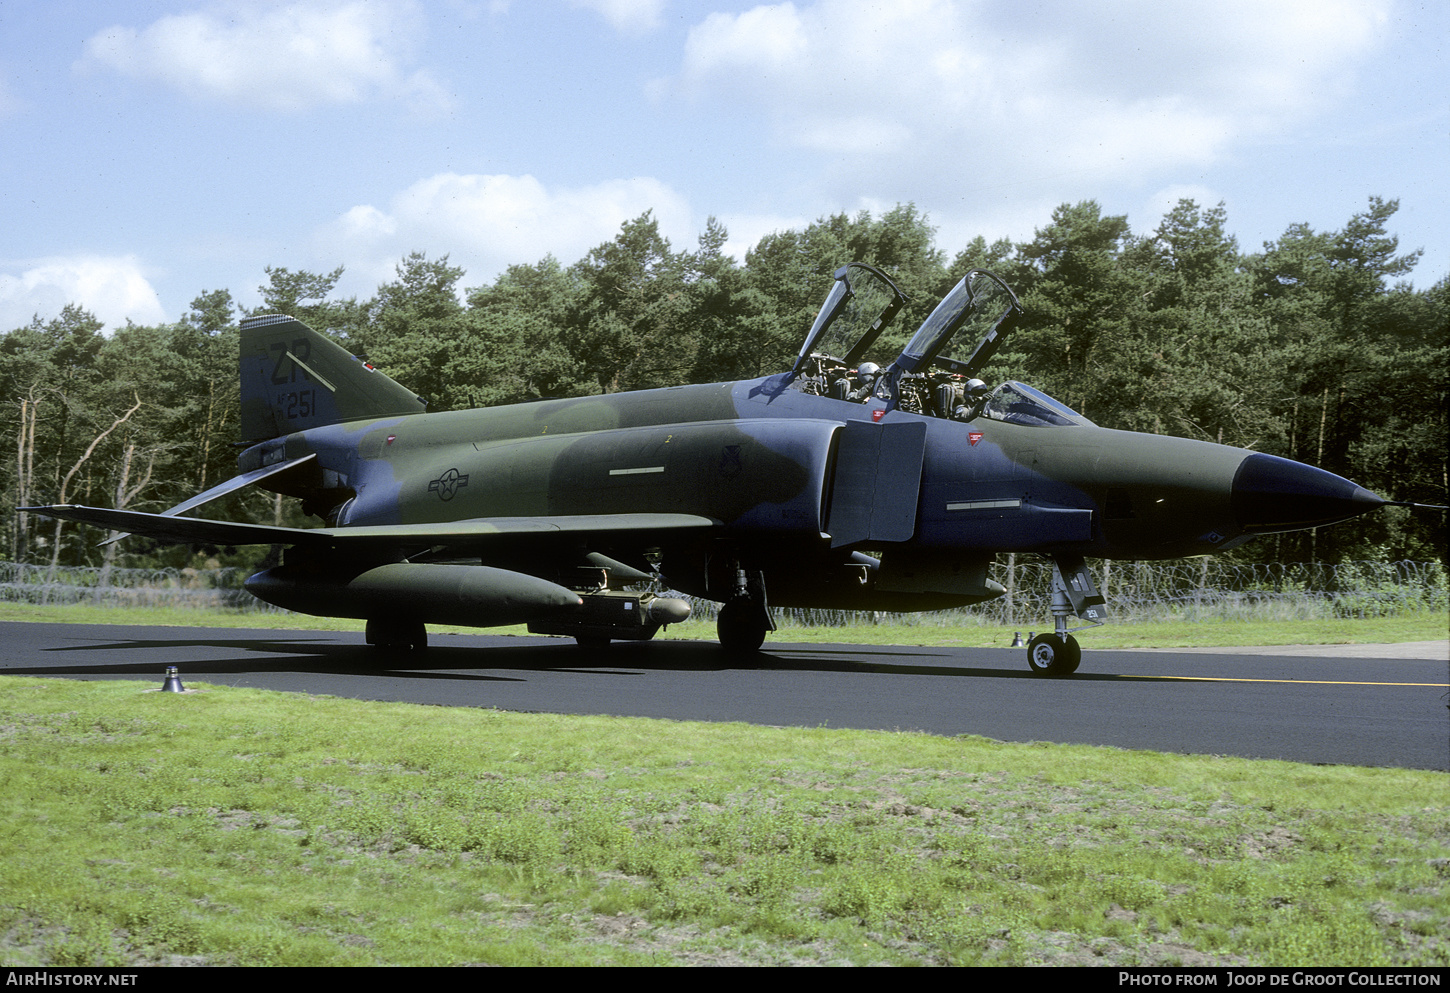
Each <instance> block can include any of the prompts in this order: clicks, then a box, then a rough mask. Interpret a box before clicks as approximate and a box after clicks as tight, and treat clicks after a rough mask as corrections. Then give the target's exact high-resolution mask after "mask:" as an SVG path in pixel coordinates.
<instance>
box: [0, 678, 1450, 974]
mask: <svg viewBox="0 0 1450 993" xmlns="http://www.w3.org/2000/svg"><path fill="white" fill-rule="evenodd" d="M0 686H3V695H0V701H3V703H0V740H3V742H4V748H3V750H0V805H3V811H4V816H3V817H0V962H3V963H4V964H6V965H12V966H16V965H19V966H23V965H37V964H51V965H64V966H77V965H101V964H112V965H136V964H188V963H194V964H201V963H208V964H243V965H378V964H392V965H425V964H426V965H445V964H465V963H488V964H500V965H504V964H514V965H528V964H535V965H582V964H590V965H594V964H619V965H641V964H677V965H703V964H727V965H728V964H771V965H783V964H835V965H848V964H849V965H876V964H896V965H902V964H953V965H958V964H1004V965H1005V964H1034V963H1046V964H1074V965H1081V964H1100V965H1127V964H1140V965H1172V964H1219V965H1226V964H1255V965H1271V964H1272V965H1372V964H1386V965H1436V966H1446V965H1450V920H1447V915H1446V906H1447V905H1446V901H1445V888H1446V885H1447V880H1450V818H1447V816H1446V808H1445V796H1446V787H1447V785H1450V779H1447V777H1446V776H1445V775H1443V774H1436V773H1431V772H1415V771H1403V770H1388V769H1360V768H1350V767H1315V766H1307V765H1297V764H1293V763H1285V762H1262V761H1247V760H1240V759H1229V758H1215V757H1186V756H1175V755H1164V754H1156V753H1151V752H1132V751H1123V750H1117V749H1109V748H1091V747H1080V746H1037V745H1014V744H1003V743H999V742H994V741H989V740H986V739H981V738H970V737H968V738H955V739H949V738H938V737H932V736H927V735H919V734H899V733H884V732H862V731H839V730H826V729H772V728H760V727H749V726H744V725H738V724H700V723H684V722H668V721H649V720H639V719H622V718H588V717H559V716H552V715H540V714H511V713H503V712H498V711H482V710H470V709H461V708H458V709H455V708H440V707H421V706H414V705H405V704H379V703H367V702H358V701H350V700H341V699H334V698H318V697H309V696H303V695H296V694H280V693H270V692H264V691H259V690H244V689H233V688H228V687H216V686H204V685H201V684H192V686H191V689H192V690H194V691H195V692H188V693H187V694H184V695H177V694H162V693H157V692H152V688H153V687H152V684H151V682H149V681H148V683H146V684H140V683H132V682H120V681H97V682H80V681H70V680H42V679H33V678H20V677H15V678H6V679H3V680H0Z"/></svg>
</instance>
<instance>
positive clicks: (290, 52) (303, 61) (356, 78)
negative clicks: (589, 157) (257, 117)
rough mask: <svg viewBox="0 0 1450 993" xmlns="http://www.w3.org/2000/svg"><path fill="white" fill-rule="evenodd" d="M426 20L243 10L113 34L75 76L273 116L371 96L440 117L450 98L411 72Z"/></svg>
mask: <svg viewBox="0 0 1450 993" xmlns="http://www.w3.org/2000/svg"><path fill="white" fill-rule="evenodd" d="M420 32H421V19H420V17H419V16H418V15H417V13H416V11H414V9H413V7H412V6H411V5H410V4H397V3H381V2H375V3H364V2H351V3H319V4H308V5H298V6H273V5H260V4H238V5H236V6H231V7H227V8H223V9H217V10H214V11H211V12H206V13H202V12H196V13H190V14H177V15H173V16H170V17H163V18H161V19H160V20H158V21H156V22H155V23H153V24H151V25H150V26H148V27H146V28H143V29H141V30H139V31H138V30H137V29H136V28H132V27H124V26H121V25H116V26H114V27H110V28H107V29H105V30H104V31H101V32H99V33H97V34H95V35H93V36H92V37H90V38H89V39H87V41H86V43H85V54H84V56H83V57H82V58H81V60H80V61H78V62H77V63H76V66H77V68H93V67H105V68H110V69H114V70H116V71H118V72H121V73H123V74H125V75H128V76H135V77H140V78H146V79H155V80H159V81H160V82H162V83H165V84H166V85H168V86H172V87H174V88H176V89H179V90H182V91H183V92H186V93H189V94H195V95H201V96H206V97H212V98H215V99H220V100H226V101H229V102H235V103H242V104H251V105H255V106H261V107H266V108H269V109H273V110H301V109H305V108H308V107H313V106H317V105H320V104H337V103H357V102H360V101H362V100H365V99H369V98H371V97H373V96H380V97H384V98H388V99H396V100H401V101H404V102H406V103H408V104H410V105H413V106H414V107H415V108H419V109H424V108H436V107H440V106H443V105H445V104H446V103H447V102H448V98H447V96H446V95H445V94H444V92H443V90H442V88H441V87H440V86H439V85H438V83H437V82H436V81H434V80H433V79H432V77H431V76H429V75H428V73H426V72H424V71H421V70H417V71H410V69H409V67H408V63H409V61H410V58H409V49H410V48H411V43H412V41H413V40H414V39H415V38H416V37H417V36H418V35H419V34H420Z"/></svg>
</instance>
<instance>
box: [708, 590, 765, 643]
mask: <svg viewBox="0 0 1450 993" xmlns="http://www.w3.org/2000/svg"><path fill="white" fill-rule="evenodd" d="M769 621H770V618H769V617H768V616H766V613H765V608H764V607H761V606H759V605H757V604H754V603H751V602H750V601H749V600H731V601H730V602H729V603H727V604H725V605H724V606H723V607H721V608H720V616H719V617H717V618H716V619H715V634H716V636H717V637H718V638H719V639H720V647H721V648H723V649H725V650H726V651H727V652H736V653H739V654H742V655H744V654H748V653H750V652H758V651H760V646H761V645H763V644H765V632H766V631H768V630H770V624H769Z"/></svg>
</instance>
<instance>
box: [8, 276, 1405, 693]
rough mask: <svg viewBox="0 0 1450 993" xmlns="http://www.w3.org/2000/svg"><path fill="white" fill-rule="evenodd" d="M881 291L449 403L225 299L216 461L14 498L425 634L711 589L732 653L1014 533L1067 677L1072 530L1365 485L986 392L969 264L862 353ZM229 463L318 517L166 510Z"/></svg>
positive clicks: (919, 595)
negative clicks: (733, 362) (131, 482)
mask: <svg viewBox="0 0 1450 993" xmlns="http://www.w3.org/2000/svg"><path fill="white" fill-rule="evenodd" d="M904 302H905V298H904V297H903V296H902V294H901V293H900V291H899V290H898V289H897V287H896V286H895V285H894V284H893V283H892V281H891V280H890V279H889V278H888V277H887V276H886V275H885V274H884V273H882V272H880V271H879V270H877V269H875V268H873V267H871V266H867V265H863V264H860V263H852V264H851V265H848V266H844V267H842V268H841V269H840V270H838V271H837V272H836V274H835V279H834V282H833V284H832V288H831V291H830V293H829V295H828V297H827V299H826V301H825V303H824V305H823V306H822V308H821V311H820V314H819V316H818V317H817V318H816V321H815V323H814V325H813V327H812V328H811V331H810V335H809V336H808V338H807V339H806V342H805V344H804V346H803V347H802V348H801V351H800V356H799V358H798V359H797V361H796V363H795V365H794V367H793V368H792V369H791V370H790V371H788V372H784V373H780V374H777V375H773V376H767V377H765V378H762V379H756V380H750V381H746V382H736V383H716V384H712V385H703V386H677V387H672V388H669V389H660V390H648V391H644V392H638V393H622V394H614V395H608V396H592V397H581V398H577V399H565V400H547V401H539V402H534V403H524V404H517V405H513V406H504V407H493V408H482V409H476V410H465V411H455V412H448V413H427V412H425V411H424V403H423V401H422V400H421V399H420V398H419V397H417V396H415V395H414V394H413V393H412V392H411V391H410V390H408V389H406V388H404V387H403V386H401V385H399V384H398V383H396V382H394V381H393V380H391V379H389V378H388V377H387V376H385V375H384V374H382V373H381V372H378V371H376V370H374V369H373V368H372V367H371V366H370V365H368V364H367V363H366V362H363V361H360V360H358V359H357V358H355V357H354V356H352V355H350V354H348V352H347V351H346V350H345V349H343V348H342V347H341V346H340V345H338V344H337V343H335V342H334V341H332V340H331V339H330V338H328V337H326V336H325V335H322V334H319V333H317V332H315V331H313V330H312V329H311V328H308V327H306V326H305V325H303V324H301V323H299V322H298V321H296V320H294V319H293V318H290V317H285V316H269V317H255V318H249V319H247V320H245V321H243V322H242V356H241V396H242V415H241V432H242V436H243V438H244V439H245V441H246V442H248V443H249V446H248V447H247V448H246V449H245V450H244V451H243V452H242V453H241V455H240V457H239V458H238V460H237V461H238V466H239V468H240V470H241V474H240V475H238V476H236V477H235V478H233V479H231V480H228V481H227V482H225V483H222V484H220V485H219V486H215V487H213V488H212V489H210V490H207V491H206V492H205V493H202V494H200V495H198V496H196V497H193V498H192V499H190V500H187V501H186V502H185V503H182V504H180V505H178V506H176V507H173V508H172V509H170V510H168V511H166V512H164V513H162V514H143V513H135V512H131V511H120V510H105V509H99V508H91V507H81V506H52V507H34V508H27V509H28V510H30V511H32V512H34V513H39V514H44V515H47V516H51V517H58V518H64V519H66V520H72V521H80V522H83V523H86V524H91V525H95V526H98V527H105V528H112V529H117V530H120V531H124V532H128V533H131V534H137V535H143V536H146V537H148V538H152V539H155V540H157V541H160V542H164V543H176V544H190V545H203V546H205V545H211V546H233V545H242V544H281V545H286V546H288V547H287V551H286V554H285V557H284V559H283V564H282V565H280V566H277V567H276V568H271V569H268V570H266V571H264V572H261V573H258V574H257V575H255V576H252V577H251V578H250V579H248V580H247V583H246V588H247V589H248V590H249V591H250V592H251V593H252V594H253V595H255V596H257V597H259V598H261V599H263V600H266V601H267V602H269V603H273V604H276V605H279V606H282V607H285V608H288V609H291V610H297V611H302V612H304V613H310V614H317V615H323V616H341V617H358V618H364V619H366V621H367V635H366V637H367V641H368V643H369V644H373V645H378V646H382V647H385V648H413V649H422V648H424V647H425V646H426V644H427V634H426V628H425V625H427V624H463V625H472V626H478V627H487V626H490V625H500V624H516V623H520V622H527V623H528V624H529V627H530V630H533V631H535V632H540V633H549V634H561V635H572V636H573V637H574V638H576V639H577V640H578V641H579V642H580V643H581V644H586V645H599V644H607V643H608V642H609V641H610V640H631V639H633V640H643V639H648V638H650V637H652V636H653V635H654V634H655V633H656V631H658V630H659V628H660V627H661V626H662V625H664V624H668V623H671V622H674V621H679V620H683V619H684V618H685V617H686V616H688V614H689V605H688V603H687V602H686V601H684V600H680V599H674V598H669V597H663V596H655V595H651V594H649V593H637V592H631V591H629V590H626V589H621V587H627V586H631V585H638V584H640V583H644V582H647V581H650V580H658V579H662V580H663V581H665V582H667V583H668V585H669V586H670V587H672V588H673V589H675V590H680V591H684V592H686V593H688V594H691V595H694V596H698V597H703V598H707V599H710V600H714V601H718V602H720V603H721V604H722V605H723V606H722V607H721V609H720V611H719V620H718V628H717V630H718V635H719V639H720V643H721V645H722V646H724V647H725V648H726V649H728V650H731V651H732V652H735V653H737V654H741V655H748V653H753V652H755V651H756V650H758V649H759V648H760V646H761V645H762V643H763V641H764V639H765V636H766V634H767V632H769V631H770V630H772V629H773V628H774V624H773V622H772V620H771V615H770V613H769V610H768V606H783V607H824V608H844V609H851V610H882V611H917V610H936V609H941V608H948V607H959V606H966V605H969V604H975V603H980V602H982V601H984V600H990V599H992V598H994V597H997V596H1000V595H1001V594H1002V593H1003V592H1004V590H1003V588H1002V587H1001V586H1000V585H999V584H998V583H996V582H994V581H993V580H992V579H990V578H989V577H988V566H989V565H990V563H991V562H992V560H993V556H995V555H997V554H999V553H1007V552H1017V553H1036V554H1039V555H1042V556H1046V557H1048V558H1050V559H1051V560H1052V562H1053V563H1054V569H1053V577H1052V587H1053V598H1052V614H1053V620H1054V629H1055V630H1054V631H1053V632H1052V633H1050V634H1046V633H1044V634H1040V635H1038V636H1037V637H1036V638H1034V639H1033V641H1032V643H1031V644H1030V645H1029V646H1028V661H1029V663H1030V665H1031V668H1032V669H1033V671H1035V672H1037V673H1040V674H1043V675H1065V674H1067V673H1071V672H1073V671H1074V670H1076V668H1077V666H1078V663H1079V660H1080V657H1081V651H1080V649H1079V646H1078V643H1077V640H1076V639H1075V638H1073V637H1072V634H1071V632H1072V631H1073V630H1081V628H1070V627H1069V618H1072V617H1078V618H1080V619H1082V620H1084V621H1087V622H1090V623H1092V624H1097V623H1101V622H1102V621H1103V620H1105V619H1106V616H1107V610H1106V604H1105V602H1104V599H1103V597H1102V596H1101V595H1100V594H1099V592H1098V590H1097V588H1096V587H1095V586H1094V583H1093V580H1092V577H1091V575H1090V574H1089V572H1088V569H1087V567H1086V565H1085V564H1084V561H1083V559H1084V556H1095V557H1101V558H1109V559H1165V558H1177V557H1181V556H1189V555H1202V554H1206V553H1212V552H1220V551H1223V550H1225V549H1228V548H1232V547H1234V546H1236V545H1238V544H1240V543H1242V542H1244V541H1247V540H1248V539H1249V538H1251V537H1253V536H1254V535H1259V534H1267V533H1271V532H1276V531H1290V530H1296V529H1301V528H1311V527H1317V526H1322V525H1326V524H1332V523H1334V522H1336V521H1342V520H1345V519H1347V518H1351V517H1354V516H1356V515H1358V514H1361V513H1364V512H1366V511H1369V510H1372V509H1374V508H1376V507H1380V506H1383V505H1385V504H1387V503H1389V502H1390V501H1387V500H1384V499H1382V498H1381V497H1379V496H1376V495H1375V494H1373V493H1371V492H1369V491H1368V490H1365V489H1363V488H1362V487H1360V486H1357V485H1355V484H1354V483H1352V482H1350V481H1348V480H1346V479H1343V478H1341V477H1339V476H1335V475H1333V474H1331V473H1328V472H1324V471H1322V470H1320V469H1316V468H1313V467H1311V466H1307V465H1302V464H1300V463H1297V462H1292V461H1289V460H1287V459H1281V458H1276V457H1274V456H1272V455H1264V454H1260V453H1255V452H1249V451H1245V450H1243V449H1238V448H1229V447H1225V446H1223V445H1214V444H1208V443H1206V442H1201V441H1191V440H1187V439H1183V438H1171V437H1164V436H1160V435H1150V434H1137V433H1132V432H1127V431H1113V430H1108V429H1105V428H1100V427H1098V426H1096V425H1094V424H1093V423H1092V422H1091V421H1089V420H1088V419H1087V418H1085V417H1083V416H1081V415H1080V414H1077V413H1075V412H1074V411H1072V410H1070V409H1068V408H1067V407H1065V406H1064V405H1063V404H1061V403H1058V402H1057V401H1056V400H1053V399H1052V398H1051V397H1049V396H1047V395H1046V394H1044V393H1041V392H1039V391H1038V390H1035V389H1033V388H1032V387H1030V386H1027V385H1025V384H1023V383H1018V382H1007V383H1003V384H1001V385H1000V386H997V387H996V388H995V389H988V388H987V386H986V385H985V384H984V383H983V382H982V381H981V380H978V379H977V378H976V375H977V373H978V372H979V371H980V370H981V369H982V368H983V367H984V366H985V364H986V363H987V361H988V359H990V357H991V355H992V353H993V352H994V351H995V350H996V348H997V345H998V343H999V342H1000V340H1001V338H1002V336H1003V335H1005V334H1007V333H1008V332H1009V331H1010V330H1011V327H1012V325H1013V322H1014V321H1015V320H1016V319H1017V318H1018V316H1019V315H1020V313H1021V307H1020V305H1019V303H1018V301H1017V299H1016V297H1015V296H1014V295H1013V293H1012V291H1011V290H1010V289H1009V288H1008V287H1007V286H1006V284H1004V283H1003V282H1002V281H1001V280H999V279H998V278H996V277H995V276H993V275H991V274H990V273H986V272H982V271H976V270H974V271H972V272H969V273H968V274H967V275H966V276H965V277H964V278H963V279H962V280H961V282H959V283H958V284H957V285H956V287H955V288H954V289H953V290H952V291H951V292H950V293H949V294H948V295H947V296H946V297H945V298H944V299H943V300H942V301H941V303H940V304H939V305H938V306H937V307H936V309H935V310H934V311H933V312H932V314H931V315H930V317H928V318H927V320H926V322H925V323H924V324H923V325H922V326H921V328H920V330H918V331H917V332H916V334H915V336H913V337H912V339H911V341H910V342H909V343H908V344H907V346H906V348H905V349H904V350H903V351H902V352H901V354H900V355H898V356H897V357H896V359H895V360H894V361H893V362H892V363H891V364H890V365H889V366H887V367H885V368H881V367H879V366H877V365H876V364H874V363H871V362H862V361H861V360H862V359H863V357H864V356H865V354H866V352H867V350H868V349H869V348H870V347H871V345H872V343H873V342H874V341H875V340H876V338H877V337H878V336H879V334H880V333H881V331H882V329H883V328H884V327H885V326H886V325H887V323H888V322H889V321H890V320H891V318H892V317H893V316H894V315H895V313H896V312H897V311H898V310H899V309H900V308H901V306H902V304H903V303H904ZM962 345H965V346H966V347H961V346H962ZM973 345H975V347H973ZM244 486H261V487H263V488H265V489H268V490H272V491H274V492H277V493H283V494H286V495H288V496H293V497H299V498H301V500H302V501H303V507H304V509H305V510H306V511H307V512H308V513H309V514H313V515H315V516H317V517H319V518H321V519H322V521H323V522H324V526H322V527H319V528H309V529H294V528H281V527H268V526H262V525H254V524H236V523H227V522H221V521H211V520H202V519H197V518H193V517H184V516H180V515H182V514H183V513H184V512H186V511H188V510H192V509H194V508H196V507H198V506H201V505H202V504H204V503H206V502H208V501H210V500H214V499H216V498H217V497H220V496H222V495H224V494H226V493H230V492H232V491H234V490H237V489H240V488H241V487H244ZM112 540H116V539H114V538H113V539H112Z"/></svg>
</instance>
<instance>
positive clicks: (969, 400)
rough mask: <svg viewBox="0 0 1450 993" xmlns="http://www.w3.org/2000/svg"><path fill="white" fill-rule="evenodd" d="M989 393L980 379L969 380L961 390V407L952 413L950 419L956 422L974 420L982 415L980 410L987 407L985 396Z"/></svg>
mask: <svg viewBox="0 0 1450 993" xmlns="http://www.w3.org/2000/svg"><path fill="white" fill-rule="evenodd" d="M990 392H991V391H990V390H988V389H987V384H986V383H984V382H982V381H981V380H980V379H969V380H967V382H966V386H965V388H964V389H963V390H962V394H963V400H962V404H961V406H959V407H957V409H956V410H954V411H952V417H953V418H954V419H955V420H958V421H971V420H976V418H977V417H978V416H980V415H981V413H982V408H983V407H985V406H986V405H987V395H988V394H989V393H990Z"/></svg>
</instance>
